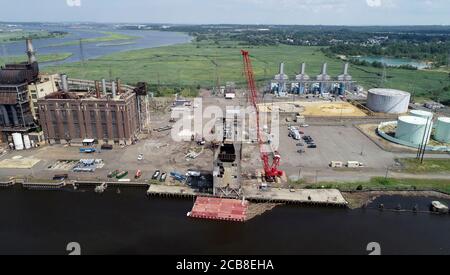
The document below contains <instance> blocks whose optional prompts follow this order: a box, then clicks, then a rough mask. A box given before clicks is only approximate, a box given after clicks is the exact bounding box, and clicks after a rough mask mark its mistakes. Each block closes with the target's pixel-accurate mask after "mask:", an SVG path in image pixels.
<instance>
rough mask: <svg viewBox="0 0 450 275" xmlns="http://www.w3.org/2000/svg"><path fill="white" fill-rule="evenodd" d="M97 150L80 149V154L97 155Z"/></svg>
mask: <svg viewBox="0 0 450 275" xmlns="http://www.w3.org/2000/svg"><path fill="white" fill-rule="evenodd" d="M96 151H97V150H96V149H95V148H80V153H82V154H83V153H84V154H90V153H95V152H96Z"/></svg>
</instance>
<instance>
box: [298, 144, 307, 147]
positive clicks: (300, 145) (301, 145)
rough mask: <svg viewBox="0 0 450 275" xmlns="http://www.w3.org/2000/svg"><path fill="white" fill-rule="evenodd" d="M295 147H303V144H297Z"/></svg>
mask: <svg viewBox="0 0 450 275" xmlns="http://www.w3.org/2000/svg"><path fill="white" fill-rule="evenodd" d="M297 146H299V147H303V146H305V144H303V143H297Z"/></svg>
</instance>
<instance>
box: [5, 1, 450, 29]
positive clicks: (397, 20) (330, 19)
mask: <svg viewBox="0 0 450 275" xmlns="http://www.w3.org/2000/svg"><path fill="white" fill-rule="evenodd" d="M0 7H1V12H0V21H3V22H11V21H13V22H30V21H31V22H37V21H39V22H85V21H86V22H123V23H176V24H222V23H232V24H286V25H450V15H449V14H450V0H0Z"/></svg>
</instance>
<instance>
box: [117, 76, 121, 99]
mask: <svg viewBox="0 0 450 275" xmlns="http://www.w3.org/2000/svg"><path fill="white" fill-rule="evenodd" d="M116 81H117V94H118V95H120V94H121V93H122V88H121V85H122V84H121V81H120V78H117V79H116Z"/></svg>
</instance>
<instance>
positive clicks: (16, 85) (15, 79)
mask: <svg viewBox="0 0 450 275" xmlns="http://www.w3.org/2000/svg"><path fill="white" fill-rule="evenodd" d="M26 43H27V55H28V61H27V62H23V63H19V64H6V65H5V66H4V67H2V68H1V69H0V131H1V133H2V140H5V141H9V142H12V134H13V133H28V132H31V131H34V130H35V129H37V127H38V125H37V123H36V121H35V118H34V116H33V108H32V105H31V100H30V96H29V91H28V85H29V84H31V83H36V82H37V80H38V75H39V65H38V63H37V61H36V56H35V52H34V49H33V45H32V42H31V40H27V41H26Z"/></svg>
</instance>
